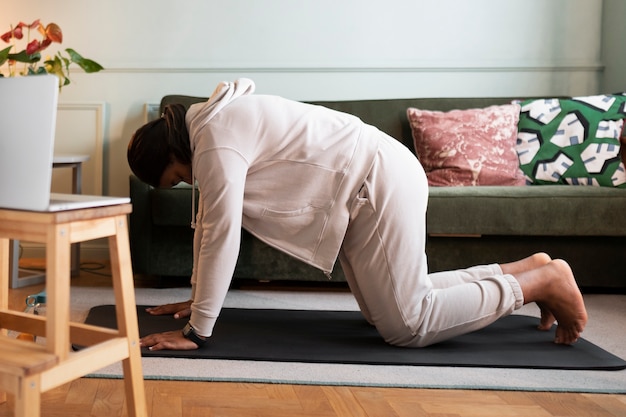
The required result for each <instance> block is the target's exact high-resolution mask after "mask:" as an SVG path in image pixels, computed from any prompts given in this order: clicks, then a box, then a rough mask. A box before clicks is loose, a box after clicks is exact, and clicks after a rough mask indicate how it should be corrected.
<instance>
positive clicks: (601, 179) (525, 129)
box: [515, 93, 626, 188]
mask: <svg viewBox="0 0 626 417" xmlns="http://www.w3.org/2000/svg"><path fill="white" fill-rule="evenodd" d="M519 103H520V105H521V114H520V119H519V123H518V134H517V143H516V146H515V150H516V151H517V155H518V157H519V161H520V168H521V169H522V171H523V172H524V175H525V176H526V180H527V182H528V183H529V184H569V185H594V186H605V187H620V188H626V169H625V168H624V164H623V163H622V161H621V159H620V136H621V134H622V131H623V130H624V119H625V118H626V93H625V94H614V95H598V96H587V97H573V98H570V99H558V98H551V99H539V100H526V101H521V102H519Z"/></svg>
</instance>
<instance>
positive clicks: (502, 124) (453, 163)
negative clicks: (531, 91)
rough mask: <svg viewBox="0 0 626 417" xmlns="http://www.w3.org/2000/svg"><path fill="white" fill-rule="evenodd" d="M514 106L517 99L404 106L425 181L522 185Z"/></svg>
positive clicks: (522, 175) (515, 108) (517, 108)
mask: <svg viewBox="0 0 626 417" xmlns="http://www.w3.org/2000/svg"><path fill="white" fill-rule="evenodd" d="M519 112H520V106H519V104H506V105H500V106H491V107H486V108H484V109H469V110H452V111H449V112H440V111H428V110H419V109H415V108H409V109H408V110H407V116H408V118H409V122H410V124H411V131H412V133H413V142H414V146H415V152H416V154H417V156H418V158H419V160H420V162H421V163H422V165H423V166H424V170H425V171H426V175H427V177H428V183H429V185H432V186H465V185H525V184H526V180H525V178H524V174H523V173H522V171H521V170H520V168H519V160H518V157H517V153H516V152H515V142H516V140H517V122H518V120H519Z"/></svg>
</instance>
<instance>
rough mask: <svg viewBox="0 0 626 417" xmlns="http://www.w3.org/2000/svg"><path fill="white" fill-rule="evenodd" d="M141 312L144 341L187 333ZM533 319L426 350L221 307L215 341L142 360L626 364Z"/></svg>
mask: <svg viewBox="0 0 626 417" xmlns="http://www.w3.org/2000/svg"><path fill="white" fill-rule="evenodd" d="M144 310H145V306H138V307H137V315H138V321H139V332H140V334H141V335H142V336H144V335H147V334H150V333H157V332H163V331H168V330H177V329H182V327H184V324H185V323H186V321H185V320H184V319H183V320H176V319H174V318H173V317H171V316H151V315H149V314H147V313H146V312H145V311H144ZM86 323H88V324H94V325H99V326H105V327H110V328H115V327H116V323H115V308H114V306H112V305H104V306H98V307H94V308H92V309H91V311H90V312H89V315H88V317H87V320H86ZM537 324H538V319H537V318H535V317H528V316H518V315H512V316H508V317H504V318H502V319H500V320H498V321H496V322H495V323H493V324H492V325H490V326H488V327H486V328H485V329H482V330H479V331H477V332H474V333H470V334H467V335H463V336H458V337H456V338H453V339H450V340H448V341H445V342H442V343H439V344H436V345H433V346H429V347H426V348H420V349H408V348H400V347H394V346H390V345H388V344H386V343H385V342H384V341H383V340H382V339H381V337H380V336H379V334H378V333H377V331H376V330H375V329H374V328H373V327H372V326H370V325H369V324H368V323H367V322H366V321H365V320H364V319H363V318H362V316H361V313H359V312H352V311H350V312H345V311H305V310H265V309H230V308H226V309H223V310H222V313H221V315H220V317H219V320H218V321H217V324H216V326H215V329H214V331H213V336H212V337H211V339H210V342H209V343H208V344H207V345H206V346H205V347H203V348H201V349H197V350H191V351H155V352H152V351H149V350H148V349H142V355H143V356H160V357H179V358H197V359H236V360H262V361H278V362H311V363H346V364H371V365H419V366H462V367H495V368H534V369H578V370H583V369H584V370H619V369H625V368H626V362H625V361H624V360H622V359H620V358H618V357H617V356H615V355H613V354H611V353H609V352H607V351H605V350H603V349H602V348H600V347H598V346H596V345H594V344H592V343H590V342H588V341H586V340H583V339H581V340H580V341H578V342H577V343H576V344H575V345H573V346H561V345H555V344H554V343H552V340H553V338H554V330H555V328H553V329H552V330H551V331H548V332H543V331H539V330H537V329H536V327H537Z"/></svg>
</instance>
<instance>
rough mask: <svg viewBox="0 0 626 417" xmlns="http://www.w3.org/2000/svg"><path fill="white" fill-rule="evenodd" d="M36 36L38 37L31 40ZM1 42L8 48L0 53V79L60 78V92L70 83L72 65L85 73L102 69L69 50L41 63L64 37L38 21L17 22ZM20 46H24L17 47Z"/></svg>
mask: <svg viewBox="0 0 626 417" xmlns="http://www.w3.org/2000/svg"><path fill="white" fill-rule="evenodd" d="M33 32H34V33H33ZM37 34H38V35H39V36H38V37H37V36H32V37H31V35H37ZM24 38H25V39H24ZM0 39H2V41H4V42H5V43H8V44H10V46H8V47H7V48H4V49H1V50H0V77H16V76H22V75H36V74H45V73H48V74H54V75H56V76H57V77H58V78H59V89H60V88H62V87H63V86H66V85H68V84H69V83H70V78H69V75H70V65H71V64H76V65H78V66H79V67H80V68H82V69H83V71H85V72H87V73H91V72H98V71H100V70H102V69H103V67H102V66H101V65H100V64H98V63H97V62H95V61H93V60H91V59H88V58H84V57H83V56H81V55H80V54H79V53H78V52H76V51H75V50H74V49H71V48H67V49H65V50H64V51H58V52H57V53H56V54H54V55H53V56H51V57H46V59H45V60H43V62H42V56H41V52H42V51H43V50H45V49H46V48H47V47H48V46H50V45H51V44H52V43H59V44H60V43H62V42H63V33H62V32H61V28H60V27H59V25H57V24H56V23H49V24H47V25H45V26H44V25H43V24H42V23H41V22H40V21H39V19H37V20H35V21H34V22H33V23H31V24H26V23H24V22H20V23H18V24H17V25H15V26H13V25H11V27H10V29H9V31H8V32H6V33H4V34H3V35H1V36H0ZM21 42H23V44H22V45H23V46H22V47H18V44H20V43H21ZM24 44H25V45H24Z"/></svg>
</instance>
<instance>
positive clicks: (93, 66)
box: [66, 48, 104, 73]
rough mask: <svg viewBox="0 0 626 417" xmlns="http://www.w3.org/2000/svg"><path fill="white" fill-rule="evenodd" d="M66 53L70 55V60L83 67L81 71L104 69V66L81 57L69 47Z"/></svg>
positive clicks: (88, 71)
mask: <svg viewBox="0 0 626 417" xmlns="http://www.w3.org/2000/svg"><path fill="white" fill-rule="evenodd" d="M66 51H67V53H68V54H69V55H70V58H71V60H72V62H74V63H75V64H77V65H78V66H79V67H81V68H82V69H83V71H85V72H87V73H90V72H98V71H101V70H103V69H104V67H103V66H102V65H100V64H98V63H97V62H96V61H93V60H91V59H88V58H83V57H82V56H81V55H80V54H79V53H78V52H76V51H75V50H73V49H71V48H67V49H66Z"/></svg>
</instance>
